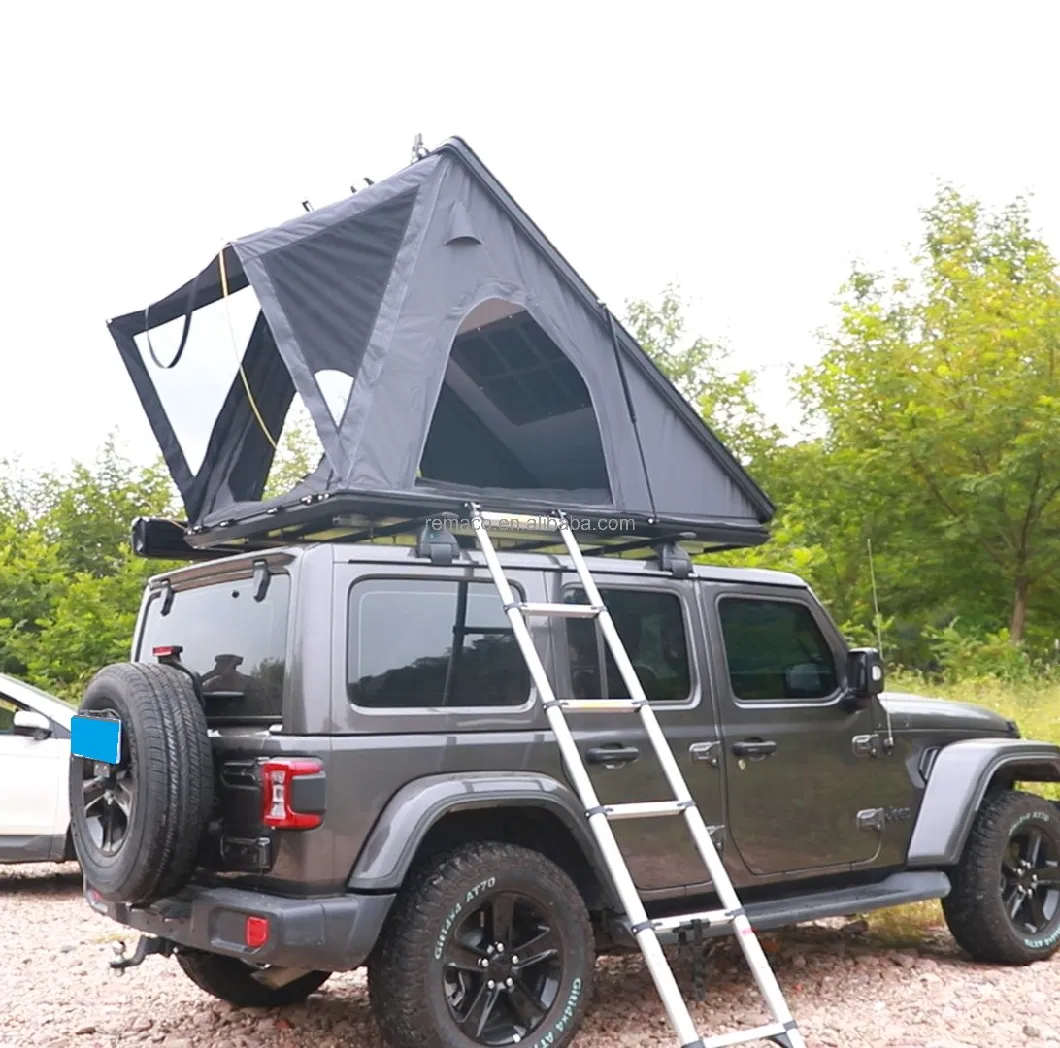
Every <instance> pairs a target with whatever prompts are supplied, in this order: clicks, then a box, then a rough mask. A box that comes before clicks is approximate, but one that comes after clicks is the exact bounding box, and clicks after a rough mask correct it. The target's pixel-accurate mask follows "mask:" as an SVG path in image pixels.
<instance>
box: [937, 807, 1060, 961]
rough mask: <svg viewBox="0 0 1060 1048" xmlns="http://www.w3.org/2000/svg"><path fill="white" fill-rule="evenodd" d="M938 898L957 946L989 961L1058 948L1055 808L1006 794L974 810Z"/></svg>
mask: <svg viewBox="0 0 1060 1048" xmlns="http://www.w3.org/2000/svg"><path fill="white" fill-rule="evenodd" d="M951 880H952V882H953V889H952V891H951V892H950V894H949V895H948V896H947V897H946V898H945V899H943V900H942V910H943V913H944V915H945V917H946V924H947V926H948V927H949V929H950V932H951V934H952V935H953V937H954V939H956V940H957V944H958V945H959V946H960V947H962V949H964V950H966V951H967V952H968V953H970V954H971V955H972V957H973V958H974V959H975V960H977V961H980V962H983V963H987V964H1032V963H1033V962H1034V961H1043V960H1045V959H1047V958H1048V957H1051V956H1052V955H1053V954H1054V953H1055V952H1056V951H1057V949H1058V948H1060V811H1058V810H1057V808H1056V806H1055V805H1054V804H1053V802H1052V801H1047V800H1043V799H1042V798H1041V797H1036V796H1034V794H1030V793H1020V792H1014V791H1013V792H1005V793H1000V794H997V795H996V796H994V797H993V798H992V799H990V800H988V801H987V802H986V803H984V804H983V806H982V808H981V809H980V810H979V814H978V815H977V816H976V820H975V823H974V825H973V826H972V832H971V834H970V836H969V838H968V843H967V845H966V846H965V849H964V855H963V856H962V857H961V861H960V864H959V865H958V867H957V869H956V871H955V872H954V874H953V875H952V877H951Z"/></svg>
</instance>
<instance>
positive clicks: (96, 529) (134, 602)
mask: <svg viewBox="0 0 1060 1048" xmlns="http://www.w3.org/2000/svg"><path fill="white" fill-rule="evenodd" d="M5 466H6V469H5V470H4V472H3V474H2V475H0V672H4V673H12V674H15V675H17V676H21V677H23V678H25V679H26V680H29V681H30V682H31V683H34V684H37V685H39V686H40V687H43V688H46V689H49V690H51V691H54V692H55V693H56V694H59V695H62V696H65V697H71V698H73V697H76V695H77V693H78V692H79V690H80V689H81V687H82V686H83V685H84V683H85V682H86V681H87V679H88V678H89V677H90V676H91V675H92V673H93V672H95V670H97V669H99V668H100V667H101V666H103V665H105V664H106V663H108V662H113V661H117V660H121V659H124V658H127V657H128V650H129V642H130V639H131V637H132V632H133V624H134V622H135V619H136V613H137V610H138V608H139V602H140V594H141V592H142V590H143V586H144V583H145V582H146V580H147V578H148V577H149V575H150V574H152V573H153V572H156V571H160V570H163V569H164V568H165V567H167V565H165V564H163V563H160V562H158V561H145V560H141V559H139V558H136V557H134V556H133V555H132V552H131V549H130V547H129V527H130V524H131V522H132V520H133V518H134V517H136V516H139V515H142V514H154V515H161V516H166V515H171V514H173V513H174V512H175V509H176V506H175V498H174V493H173V491H172V489H171V487H170V484H169V482H168V479H167V477H166V474H165V471H164V469H163V468H162V467H161V466H152V467H150V468H148V469H141V468H137V467H135V466H134V465H133V463H132V462H131V461H130V460H129V459H128V458H127V457H126V456H125V455H123V454H122V452H121V451H120V450H119V448H118V447H117V444H116V443H115V441H114V440H113V439H111V440H108V441H107V442H106V443H105V444H104V446H103V448H102V449H101V450H100V452H99V454H98V455H97V457H96V459H95V461H94V462H92V463H83V462H74V463H73V464H72V465H71V466H70V468H69V469H68V470H67V471H66V472H65V473H58V472H49V473H45V474H42V475H40V476H39V477H33V476H31V475H28V474H27V473H25V472H24V471H23V470H21V469H19V467H18V466H17V464H15V463H6V464H5Z"/></svg>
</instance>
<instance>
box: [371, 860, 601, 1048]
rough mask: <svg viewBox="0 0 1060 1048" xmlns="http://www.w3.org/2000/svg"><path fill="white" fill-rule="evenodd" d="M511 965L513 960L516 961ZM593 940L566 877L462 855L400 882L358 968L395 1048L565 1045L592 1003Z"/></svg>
mask: <svg viewBox="0 0 1060 1048" xmlns="http://www.w3.org/2000/svg"><path fill="white" fill-rule="evenodd" d="M520 955H521V956H520ZM594 962H595V951H594V940H593V933H592V928H591V926H590V924H589V917H588V914H587V913H586V909H585V904H584V902H583V901H582V898H581V895H580V894H579V892H578V889H577V887H575V885H574V883H573V882H572V881H571V879H570V877H568V876H567V874H566V873H564V871H563V870H561V869H560V868H559V867H558V866H556V864H555V863H553V862H551V861H550V860H548V859H546V858H545V857H544V856H543V855H541V854H540V853H539V852H535V851H530V850H529V849H527V848H522V847H518V846H516V845H512V844H500V843H478V844H471V845H464V846H462V847H459V848H457V849H455V850H453V851H450V852H448V853H447V854H445V855H442V856H440V857H438V858H435V859H432V860H431V861H429V862H428V863H426V864H425V865H423V866H421V867H420V868H419V869H418V870H416V871H415V872H414V873H413V874H411V875H410V877H409V879H408V881H407V882H406V885H405V887H404V888H403V889H402V891H401V894H400V895H399V896H398V899H397V900H396V901H395V903H394V909H393V910H392V911H391V914H390V916H389V917H388V919H387V925H386V927H385V928H384V930H383V934H382V936H381V937H380V942H379V945H378V946H377V949H376V950H375V952H374V953H373V955H372V957H371V959H370V960H369V962H368V981H369V991H370V995H371V1002H372V1010H373V1012H374V1014H375V1017H376V1021H377V1022H378V1024H379V1026H380V1028H381V1030H382V1032H383V1035H384V1037H385V1038H386V1040H387V1041H388V1042H389V1043H390V1044H391V1045H393V1046H394V1048H497V1046H500V1045H511V1044H514V1043H516V1042H517V1041H527V1042H528V1043H537V1042H538V1041H540V1040H541V1039H542V1038H545V1037H551V1039H550V1040H549V1041H548V1043H549V1045H550V1048H564V1046H565V1045H569V1044H570V1042H571V1041H572V1040H573V1038H574V1036H575V1034H576V1033H577V1032H578V1028H579V1027H580V1025H581V1023H582V1020H583V1018H584V1016H585V1012H586V1009H587V1007H588V1004H589V1000H590V998H591V996H592V979H593V966H594Z"/></svg>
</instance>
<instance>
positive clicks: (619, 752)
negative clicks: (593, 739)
mask: <svg viewBox="0 0 1060 1048" xmlns="http://www.w3.org/2000/svg"><path fill="white" fill-rule="evenodd" d="M639 756H640V750H638V749H637V747H636V746H594V747H593V748H592V749H591V750H586V751H585V759H586V760H587V761H588V762H589V763H590V764H629V763H630V762H631V761H635V760H636V759H637V758H638V757H639Z"/></svg>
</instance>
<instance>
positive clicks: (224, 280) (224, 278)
mask: <svg viewBox="0 0 1060 1048" xmlns="http://www.w3.org/2000/svg"><path fill="white" fill-rule="evenodd" d="M217 263H218V266H219V267H220V270H221V298H222V299H223V300H224V304H225V319H226V320H227V321H228V334H229V335H231V337H232V351H233V352H234V353H235V355H236V365H237V366H238V368H239V377H240V378H241V379H242V380H243V388H244V389H245V390H246V391H247V400H248V401H249V402H250V410H251V411H253V412H254V417H255V418H256V419H257V420H258V425H259V426H260V427H261V432H262V433H264V434H265V439H266V440H267V441H268V442H269V443H270V444H271V445H272V447H273V450H274V451H279V450H280V446H279V444H277V443H276V441H275V440H273V439H272V434H271V433H270V432H269V429H268V426H266V425H265V420H264V419H263V418H262V417H261V412H260V411H258V405H257V403H256V402H255V401H254V394H253V393H251V392H250V382H249V381H248V380H247V373H246V371H245V370H244V369H243V356H242V354H241V353H240V352H239V345H238V343H237V342H236V333H235V329H234V328H233V327H232V313H231V311H230V310H229V308H228V275H227V274H226V273H225V249H224V246H222V248H221V250H220V252H219V253H218V255H217Z"/></svg>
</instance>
